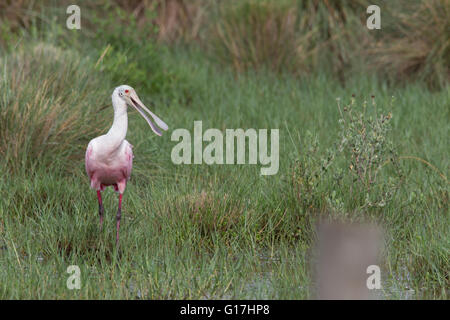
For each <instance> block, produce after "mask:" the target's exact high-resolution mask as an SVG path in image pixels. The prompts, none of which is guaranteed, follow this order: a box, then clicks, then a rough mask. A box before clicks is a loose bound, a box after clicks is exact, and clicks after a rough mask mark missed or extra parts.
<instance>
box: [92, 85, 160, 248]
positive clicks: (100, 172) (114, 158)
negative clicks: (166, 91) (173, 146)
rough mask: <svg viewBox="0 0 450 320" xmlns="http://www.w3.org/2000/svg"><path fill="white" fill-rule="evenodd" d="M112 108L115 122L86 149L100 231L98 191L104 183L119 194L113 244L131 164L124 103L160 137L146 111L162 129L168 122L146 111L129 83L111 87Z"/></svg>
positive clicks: (99, 199) (101, 208)
mask: <svg viewBox="0 0 450 320" xmlns="http://www.w3.org/2000/svg"><path fill="white" fill-rule="evenodd" d="M112 104H113V107H114V122H113V124H112V126H111V129H109V131H108V133H107V134H104V135H102V136H99V137H97V138H95V139H92V140H91V141H90V142H89V145H88V147H87V150H86V158H85V164H86V172H87V174H88V176H89V179H90V180H91V188H93V189H95V190H97V198H98V213H99V216H100V230H101V229H102V224H103V212H104V209H103V203H102V195H101V192H102V191H103V190H104V189H105V187H107V186H113V187H114V189H115V191H117V192H118V193H119V209H118V210H117V215H116V223H117V233H116V244H118V243H119V228H120V219H121V217H122V195H123V192H124V191H125V187H126V185H127V181H128V180H129V179H130V175H131V168H132V166H133V151H132V149H131V148H132V145H131V144H130V143H129V142H128V141H127V140H125V136H126V134H127V128H128V116H127V105H130V106H133V107H134V108H135V109H136V110H137V111H138V112H139V113H140V114H141V115H142V116H143V117H144V118H145V120H147V122H148V124H149V125H150V127H151V128H152V130H153V132H155V133H156V134H157V135H159V136H161V131H160V130H159V128H158V127H157V126H155V125H154V124H153V122H152V121H151V120H150V118H149V117H148V116H147V114H146V113H145V112H147V113H148V114H149V115H150V116H151V117H152V118H153V120H154V121H155V122H156V123H157V124H158V126H159V127H161V128H162V129H163V130H167V129H168V127H167V124H165V123H164V121H162V120H161V119H159V118H158V117H157V116H156V115H155V114H153V113H152V112H151V111H150V110H148V109H147V108H146V107H145V106H144V104H143V103H142V102H141V100H140V99H139V97H138V96H137V94H136V91H134V89H133V88H132V87H130V86H127V85H122V86H120V87H117V88H115V89H114V91H113V94H112Z"/></svg>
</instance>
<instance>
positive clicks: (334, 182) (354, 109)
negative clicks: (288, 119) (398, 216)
mask: <svg viewBox="0 0 450 320" xmlns="http://www.w3.org/2000/svg"><path fill="white" fill-rule="evenodd" d="M338 107H339V110H340V113H341V118H340V119H339V125H340V133H339V140H338V141H336V142H335V143H334V145H333V146H332V147H331V148H329V149H327V150H326V152H325V153H323V152H320V149H319V141H318V140H317V138H315V137H314V135H312V134H311V133H310V132H308V133H307V135H306V139H305V145H306V146H308V149H307V150H306V152H305V154H304V155H303V156H302V157H301V158H300V159H297V160H296V162H295V164H294V166H293V169H292V184H293V190H294V192H295V195H296V196H297V198H298V200H299V202H300V205H301V206H302V207H303V208H305V209H307V210H310V209H318V210H320V211H322V210H323V209H331V210H332V211H335V212H338V213H344V214H345V212H352V211H361V210H363V209H368V208H382V207H385V206H386V205H387V204H388V203H389V202H390V201H392V199H393V197H394V195H395V192H396V190H397V189H398V187H399V186H400V183H401V181H402V171H401V168H400V166H399V164H398V155H397V153H396V149H395V146H394V144H393V141H392V137H391V136H390V130H391V127H390V120H391V118H392V113H391V112H388V113H385V114H383V113H378V111H377V106H376V104H375V100H374V98H372V103H371V104H369V105H368V104H367V102H366V101H364V102H363V103H362V106H359V107H358V106H357V104H356V100H355V99H354V98H352V100H351V102H350V103H349V104H347V105H345V106H343V107H341V105H340V101H338ZM389 163H390V164H391V165H392V166H391V167H392V168H391V169H392V170H390V171H388V170H387V164H389ZM382 171H385V172H382Z"/></svg>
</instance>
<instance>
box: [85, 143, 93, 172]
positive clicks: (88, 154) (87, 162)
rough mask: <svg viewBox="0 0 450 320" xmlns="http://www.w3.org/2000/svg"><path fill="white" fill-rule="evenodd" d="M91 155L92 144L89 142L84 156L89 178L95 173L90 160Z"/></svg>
mask: <svg viewBox="0 0 450 320" xmlns="http://www.w3.org/2000/svg"><path fill="white" fill-rule="evenodd" d="M91 156H92V145H91V144H90V143H89V145H88V147H87V149H86V155H85V158H84V165H85V167H86V173H87V175H88V176H89V178H91V177H92V173H93V170H92V167H91V161H90V158H91Z"/></svg>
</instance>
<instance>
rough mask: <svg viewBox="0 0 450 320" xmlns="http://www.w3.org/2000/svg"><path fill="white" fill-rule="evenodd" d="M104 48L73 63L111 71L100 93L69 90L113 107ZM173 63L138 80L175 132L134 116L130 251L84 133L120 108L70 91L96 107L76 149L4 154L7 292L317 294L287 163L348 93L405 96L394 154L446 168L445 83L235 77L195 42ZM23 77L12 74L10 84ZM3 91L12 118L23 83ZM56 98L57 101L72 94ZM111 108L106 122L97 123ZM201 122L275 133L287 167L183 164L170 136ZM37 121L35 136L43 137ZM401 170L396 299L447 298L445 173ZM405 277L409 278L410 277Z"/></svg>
mask: <svg viewBox="0 0 450 320" xmlns="http://www.w3.org/2000/svg"><path fill="white" fill-rule="evenodd" d="M96 54H97V52H96V51H91V52H89V55H88V58H87V59H85V60H82V63H80V62H79V61H80V60H78V58H74V60H73V61H74V63H79V67H80V68H81V70H82V71H80V72H83V73H85V74H82V76H84V77H86V78H89V79H93V78H99V79H98V80H99V82H98V83H101V84H102V86H101V89H100V87H99V86H85V85H83V84H82V81H77V82H75V84H74V85H73V86H71V88H70V91H73V92H72V94H71V95H70V98H71V99H73V97H76V96H77V95H80V97H83V98H84V97H90V98H89V99H93V98H92V97H93V96H94V95H96V94H101V95H103V96H104V97H101V99H100V101H102V103H109V94H110V93H109V91H112V89H113V87H114V86H115V85H119V83H114V84H112V83H110V82H109V78H108V77H107V76H106V75H105V74H100V73H98V72H97V71H96V69H95V68H93V65H94V64H95V62H96V58H97V56H95V55H96ZM71 61H72V60H71ZM162 63H163V66H162V67H163V68H167V69H168V70H170V72H171V74H176V75H177V80H176V81H172V80H170V81H171V82H170V83H171V92H167V91H162V92H160V93H158V94H156V95H151V93H150V92H146V91H141V90H140V88H141V87H142V85H141V84H140V83H129V84H130V85H132V86H134V87H135V88H136V90H137V92H138V94H139V95H140V96H141V98H142V100H143V101H144V102H146V101H149V100H150V99H151V100H152V101H154V102H155V103H156V106H157V107H156V109H155V110H154V111H155V113H157V114H158V115H159V116H160V117H161V118H162V119H164V121H165V122H167V123H168V125H169V128H170V130H169V132H168V133H166V134H165V135H164V136H163V137H162V138H159V137H157V136H156V135H154V134H152V132H151V131H150V130H149V128H148V126H147V124H146V123H145V122H144V121H143V120H142V119H141V118H140V117H139V116H138V115H136V114H135V113H134V112H133V111H132V110H130V112H129V114H130V118H129V132H128V136H127V139H128V141H130V142H131V143H132V144H133V145H134V153H135V163H134V171H133V174H132V179H131V181H130V183H129V185H128V187H127V190H126V192H125V195H124V204H123V207H124V210H123V216H122V217H123V218H122V228H121V240H120V248H119V249H118V250H117V248H116V246H115V243H114V242H115V241H114V238H115V237H114V232H115V220H114V217H115V211H116V206H117V198H116V195H115V193H114V192H113V191H112V190H107V191H106V192H105V193H104V205H105V210H106V216H105V224H104V230H103V232H100V231H99V221H98V215H97V200H96V195H95V192H94V191H93V190H91V189H90V188H89V182H88V178H87V176H86V174H85V172H84V157H83V152H84V148H85V145H84V144H83V143H82V142H83V141H84V140H86V142H87V141H88V140H89V139H91V138H93V137H94V136H96V135H98V132H99V131H101V132H106V131H107V129H108V126H109V123H110V121H112V108H107V109H105V110H103V111H101V114H100V116H99V115H98V113H97V111H96V107H97V106H91V107H90V109H84V104H83V103H82V102H81V101H75V100H69V101H73V102H72V103H71V105H70V106H72V107H73V108H74V109H73V112H77V113H80V112H85V114H84V116H83V117H80V118H79V119H78V121H77V122H76V123H78V124H79V122H81V121H83V122H87V124H86V123H85V124H84V127H83V131H82V132H83V135H84V137H83V139H84V140H83V139H82V140H80V137H79V136H73V135H71V134H70V132H72V131H69V132H68V133H67V132H66V133H65V135H61V136H59V137H55V139H56V141H59V142H63V141H65V140H66V139H73V140H69V142H74V143H76V146H74V147H73V149H71V152H70V155H67V154H66V153H65V152H63V151H62V150H60V149H58V148H56V149H54V148H51V147H48V146H46V145H45V143H44V144H42V145H36V146H34V148H32V149H29V148H24V149H22V152H24V153H25V154H22V155H21V157H23V156H26V157H30V159H28V160H29V161H22V162H19V163H11V161H12V160H14V158H8V157H7V156H9V154H7V153H8V150H6V151H5V152H6V156H5V157H4V158H2V159H6V158H8V159H9V161H5V160H2V161H1V162H0V165H1V166H2V172H4V175H3V179H2V180H1V181H0V190H1V194H2V201H1V202H0V221H1V223H0V232H1V238H0V261H1V265H2V268H1V269H0V297H1V298H13V299H19V298H39V299H44V298H47V299H54V298H57V299H65V298H68V299H71V298H76V299H78V298H82V299H86V298H91V299H92V298H94V299H103V298H106V299H111V298H126V299H135V298H143V299H149V298H150V299H164V298H187V299H202V298H238V299H239V298H248V299H254V298H275V299H277V298H284V299H303V298H310V297H312V296H311V292H310V291H309V290H308V288H309V286H310V285H311V270H310V254H311V250H312V246H313V243H314V223H315V221H317V216H316V215H315V214H314V213H312V212H309V211H307V210H305V209H304V208H302V207H301V206H300V205H299V204H298V203H297V202H296V200H295V197H294V196H293V195H292V185H291V183H290V176H291V166H292V164H293V163H294V160H295V159H297V158H298V157H300V156H301V155H304V154H305V151H306V150H307V147H308V146H307V145H305V144H304V141H305V140H304V136H305V133H306V131H307V130H310V131H311V132H313V133H315V134H317V136H318V138H319V140H320V141H321V144H322V145H323V146H324V147H327V146H330V145H331V143H332V142H333V141H334V140H335V139H336V135H337V133H338V124H337V123H338V122H337V120H338V118H339V111H338V109H337V106H336V98H337V97H341V98H342V99H348V97H350V96H351V94H352V93H355V94H357V96H359V97H370V95H371V94H374V95H375V96H376V97H377V101H379V102H380V103H381V102H383V101H388V100H390V99H391V96H395V97H396V104H395V108H394V110H393V126H394V128H393V130H394V132H393V134H394V141H395V143H396V145H397V146H398V149H397V150H398V153H399V154H400V155H404V156H406V155H408V156H409V155H412V156H417V157H420V158H423V159H425V160H427V161H429V162H430V163H432V164H433V165H434V166H435V167H436V168H438V169H439V171H440V172H441V173H442V174H444V175H446V176H448V167H449V163H448V145H447V141H446V138H445V137H448V136H449V124H448V123H449V121H448V120H449V109H448V105H449V101H450V100H449V91H448V90H443V91H440V92H435V93H430V92H429V91H428V90H427V89H426V87H425V86H421V85H420V84H417V85H410V86H407V87H404V88H392V87H387V86H386V85H384V84H383V82H380V81H378V79H374V78H369V77H358V78H355V79H352V82H351V83H350V84H348V85H347V86H346V87H345V88H344V87H342V86H341V85H339V83H338V82H336V81H335V80H332V78H329V77H327V76H326V75H325V74H321V75H317V76H311V77H309V78H304V79H302V80H298V79H296V78H292V77H291V76H287V75H286V76H275V75H273V74H270V73H262V72H261V73H251V72H249V73H246V74H241V75H240V76H236V75H235V74H234V73H233V72H232V71H230V70H226V69H225V70H224V69H220V71H219V69H217V68H216V67H215V66H214V65H213V64H210V63H208V62H207V61H206V60H205V59H204V58H203V55H202V54H201V53H199V52H197V51H195V50H193V51H192V50H188V49H183V48H178V49H177V50H168V51H167V54H166V55H165V56H164V58H163V61H162ZM44 69H45V68H44ZM43 72H44V73H43V74H42V76H41V77H40V78H31V79H30V80H29V82H28V83H27V85H28V86H33V85H34V86H38V85H39V84H40V79H44V78H46V77H49V76H51V75H52V74H53V73H54V71H53V70H51V69H49V70H48V74H46V73H45V70H44V71H43ZM12 76H13V75H12V74H11V73H8V72H6V73H4V77H5V78H6V79H11V77H12ZM63 77H64V76H63ZM66 77H70V75H66ZM102 77H103V79H102ZM31 81H32V82H31ZM60 81H61V80H60ZM63 81H66V80H65V79H64V78H63ZM64 83H66V82H64ZM66 85H67V86H70V85H69V84H68V83H66ZM5 86H6V85H5V84H4V87H3V88H2V92H3V93H2V94H3V95H6V94H8V95H10V98H11V99H10V100H5V99H4V100H1V101H2V104H1V110H2V126H3V125H4V123H5V121H7V120H8V119H10V118H8V114H9V113H5V110H8V108H10V107H11V105H10V104H5V103H4V101H15V94H16V93H17V91H16V92H14V91H11V92H8V91H7V90H4V89H5ZM105 88H108V89H109V91H105V90H106V89H105ZM66 90H67V89H66ZM5 92H7V93H5ZM38 93H39V92H38ZM24 94H26V95H25V96H23V95H22V96H20V97H18V99H16V101H18V102H19V105H22V104H25V105H26V102H27V101H33V96H32V95H33V94H36V93H35V92H34V91H27V92H26V93H24ZM49 94H50V96H51V97H61V96H64V95H65V91H62V92H59V91H55V92H51V93H49ZM27 95H28V96H27ZM103 98H104V99H103ZM32 107H33V105H32ZM98 107H99V108H100V107H101V106H100V105H99V106H98ZM64 112H70V111H67V110H66V111H64ZM16 116H17V115H16ZM19 116H20V115H19ZM99 117H102V121H103V122H102V125H103V126H104V127H97V126H98V122H97V121H98V118H99ZM14 119H16V118H14ZM194 120H202V121H203V130H205V129H206V128H210V127H211V128H220V129H224V128H244V129H246V128H256V129H258V128H279V129H280V170H279V172H278V174H277V175H274V176H261V175H260V174H259V165H231V166H227V165H222V166H220V165H213V166H208V165H180V166H176V165H174V164H172V162H171V159H170V154H171V149H172V148H173V146H174V145H175V144H176V142H172V141H170V134H171V131H172V130H174V129H175V128H187V129H188V130H190V131H191V132H192V130H193V121H194ZM90 121H92V123H89V122H90ZM75 128H78V127H77V126H75ZM26 129H27V127H25V129H24V130H26ZM28 129H29V130H30V131H29V132H28V133H29V134H32V133H33V132H34V131H32V130H31V129H30V128H28ZM69 130H77V129H72V128H69ZM25 133H27V132H25ZM25 135H26V134H25ZM2 139H3V137H2ZM11 139H14V136H11ZM58 139H60V140H58ZM14 143H15V141H13V140H9V141H8V144H10V145H12V144H14ZM39 147H41V148H42V149H44V152H42V153H41V154H39V155H36V154H35V153H28V152H29V150H35V148H39ZM33 155H34V157H35V158H32V157H33ZM26 157H25V158H26ZM401 164H402V168H403V170H404V171H405V173H406V181H405V183H404V184H403V185H402V188H401V190H400V192H399V194H398V195H397V196H396V198H395V201H394V202H393V203H392V204H390V205H389V206H387V207H386V208H384V209H383V210H381V211H377V212H376V213H373V214H372V215H371V216H370V217H369V218H370V219H372V220H376V221H378V222H379V223H380V224H381V225H382V226H383V227H384V229H385V231H386V234H387V237H386V245H387V247H386V253H385V260H384V264H383V274H382V276H383V280H385V281H386V283H388V282H392V283H394V284H393V285H392V286H395V287H398V288H400V289H399V291H398V292H400V293H401V292H402V290H404V289H405V287H406V286H408V287H411V288H414V289H415V290H416V295H415V296H414V297H415V298H420V297H433V298H444V299H445V298H447V296H448V265H449V261H448V256H449V255H448V252H449V249H450V242H449V239H450V237H449V231H448V230H449V211H448V182H446V181H445V180H444V178H442V177H441V176H440V175H439V173H438V172H437V171H435V170H434V169H432V168H431V167H429V166H427V165H425V164H423V163H422V162H419V161H416V160H410V159H403V160H401ZM12 168H15V169H14V170H13V169H12ZM345 201H351V199H345ZM69 265H78V266H79V267H80V269H81V275H82V286H81V290H68V289H67V288H66V280H67V278H68V276H69V274H67V273H66V269H67V267H68V266H69ZM405 274H408V275H409V278H408V279H409V280H402V279H401V278H400V277H401V276H402V275H403V276H404V275H405ZM398 292H397V294H399V293H398ZM389 297H393V298H395V297H398V296H396V293H394V294H392V295H390V296H389Z"/></svg>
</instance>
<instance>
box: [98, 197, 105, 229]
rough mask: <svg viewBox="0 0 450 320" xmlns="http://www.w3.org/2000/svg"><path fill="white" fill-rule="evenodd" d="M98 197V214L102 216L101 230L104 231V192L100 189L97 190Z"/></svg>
mask: <svg viewBox="0 0 450 320" xmlns="http://www.w3.org/2000/svg"><path fill="white" fill-rule="evenodd" d="M97 198H98V215H99V216H100V231H102V226H103V212H104V209H103V202H102V194H101V191H100V190H97Z"/></svg>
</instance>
